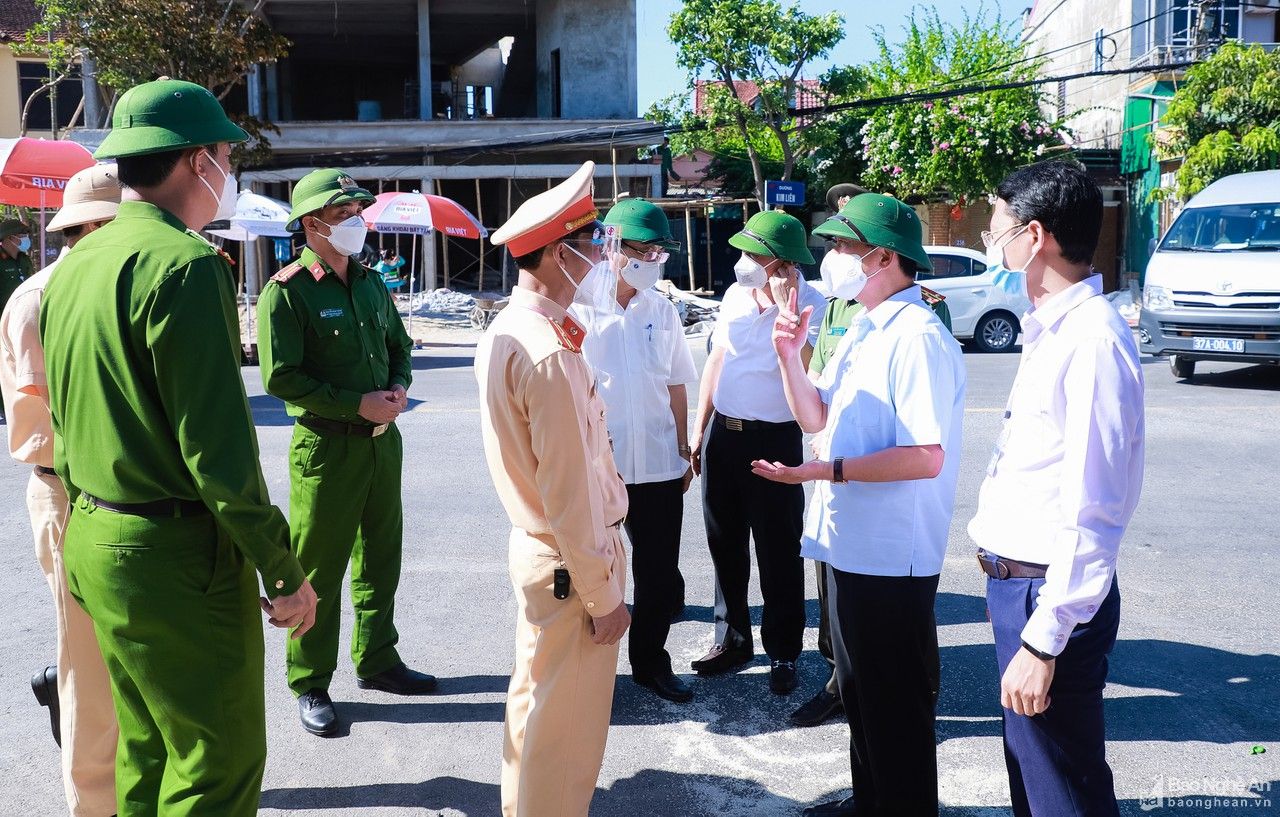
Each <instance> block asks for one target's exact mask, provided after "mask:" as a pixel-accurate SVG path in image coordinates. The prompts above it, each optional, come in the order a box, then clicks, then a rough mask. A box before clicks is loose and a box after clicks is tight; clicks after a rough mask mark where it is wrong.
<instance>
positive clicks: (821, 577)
mask: <svg viewBox="0 0 1280 817" xmlns="http://www.w3.org/2000/svg"><path fill="white" fill-rule="evenodd" d="M830 572H831V567H830V566H829V565H828V564H827V563H826V562H816V561H815V562H814V563H813V577H814V578H815V579H816V580H817V582H818V611H819V612H818V653H819V654H820V655H821V656H822V660H824V661H826V662H827V666H828V667H831V677H830V678H828V679H827V685H826V687H825V689H826V691H827V692H828V693H829V694H831V695H835V696H837V697H839V695H840V682H839V681H838V680H836V653H835V649H834V648H833V647H832V646H831V616H830V614H829V613H828V612H827V580H828V577H829V576H830Z"/></svg>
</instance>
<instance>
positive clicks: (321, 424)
mask: <svg viewBox="0 0 1280 817" xmlns="http://www.w3.org/2000/svg"><path fill="white" fill-rule="evenodd" d="M298 425H300V426H302V427H303V428H309V429H311V430H312V431H315V432H328V433H330V434H349V435H351V436H353V437H380V436H382V434H383V433H384V432H386V430H387V429H388V428H389V427H390V426H391V424H390V423H383V424H382V425H380V426H369V425H364V424H363V423H340V422H338V421H337V420H326V419H325V418H323V417H299V418H298Z"/></svg>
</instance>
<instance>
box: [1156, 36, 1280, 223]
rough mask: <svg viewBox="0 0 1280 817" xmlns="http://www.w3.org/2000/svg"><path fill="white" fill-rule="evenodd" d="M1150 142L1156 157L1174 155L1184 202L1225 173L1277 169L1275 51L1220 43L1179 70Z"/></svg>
mask: <svg viewBox="0 0 1280 817" xmlns="http://www.w3.org/2000/svg"><path fill="white" fill-rule="evenodd" d="M1161 125H1162V127H1163V128H1165V129H1166V130H1164V131H1163V134H1164V135H1167V137H1168V138H1167V139H1159V140H1157V139H1156V138H1155V136H1154V135H1153V136H1152V137H1151V138H1152V140H1153V141H1154V142H1155V143H1156V144H1157V145H1158V148H1157V149H1158V151H1159V154H1160V156H1161V158H1163V159H1171V158H1177V157H1182V158H1183V162H1182V166H1181V167H1179V168H1178V182H1177V186H1176V188H1174V189H1172V190H1170V189H1165V188H1161V189H1158V190H1156V191H1154V194H1153V195H1154V197H1155V198H1163V197H1166V196H1168V195H1170V194H1172V193H1176V194H1177V196H1178V197H1179V198H1183V199H1187V198H1190V197H1191V196H1194V195H1195V194H1196V193H1199V192H1200V191H1201V190H1203V189H1204V188H1206V187H1208V186H1209V185H1210V184H1211V183H1212V182H1214V181H1215V180H1217V179H1220V178H1222V177H1223V176H1227V175H1230V174H1232V173H1244V172H1248V171H1251V170H1274V169H1276V168H1277V167H1280V51H1267V50H1265V49H1263V48H1262V47H1261V46H1259V45H1251V46H1245V45H1241V44H1240V43H1238V42H1228V43H1226V44H1224V45H1223V46H1222V47H1221V48H1219V49H1218V51H1217V53H1216V54H1214V55H1213V56H1212V57H1210V58H1209V59H1207V60H1205V61H1204V62H1203V63H1201V64H1199V65H1196V66H1194V67H1192V68H1191V69H1190V70H1189V71H1187V79H1186V82H1185V84H1183V85H1181V86H1179V88H1178V90H1177V91H1176V92H1175V93H1174V95H1173V99H1171V100H1170V102H1169V110H1168V111H1167V112H1166V113H1165V115H1164V117H1163V119H1162V120H1161Z"/></svg>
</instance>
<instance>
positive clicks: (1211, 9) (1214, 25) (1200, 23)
mask: <svg viewBox="0 0 1280 817" xmlns="http://www.w3.org/2000/svg"><path fill="white" fill-rule="evenodd" d="M1215 6H1218V7H1221V0H1199V2H1198V4H1197V7H1196V27H1195V32H1194V36H1195V47H1194V48H1193V49H1192V52H1191V55H1192V59H1195V60H1206V59H1208V58H1209V57H1210V56H1211V55H1212V53H1213V49H1214V47H1215V46H1216V45H1217V44H1218V9H1217V8H1215Z"/></svg>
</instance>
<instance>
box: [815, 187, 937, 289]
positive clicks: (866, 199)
mask: <svg viewBox="0 0 1280 817" xmlns="http://www.w3.org/2000/svg"><path fill="white" fill-rule="evenodd" d="M813 234H814V235H821V236H828V237H831V238H847V239H849V240H850V241H861V242H862V243H863V244H869V245H871V246H872V247H884V248H885V249H889V250H893V251H894V252H896V253H898V254H899V255H903V256H906V257H907V258H910V259H911V260H912V261H915V262H916V263H917V264H919V265H920V267H921V269H924V270H932V269H933V262H932V261H930V260H929V254H928V253H926V252H925V251H924V241H923V238H924V228H923V227H921V226H920V219H919V217H918V216H916V211H915V210H912V209H911V208H910V207H909V206H908V205H906V204H903V203H902V202H900V201H898V200H897V199H895V198H894V197H893V196H882V195H880V194H879V193H863V194H862V195H861V196H855V197H854V198H852V199H850V200H849V203H848V204H846V205H845V206H844V207H843V208H841V210H840V212H839V213H836V214H835V215H834V216H832V217H831V218H829V219H827V220H826V221H824V222H822V224H820V225H819V226H818V227H817V228H816V229H815V230H814V231H813Z"/></svg>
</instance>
